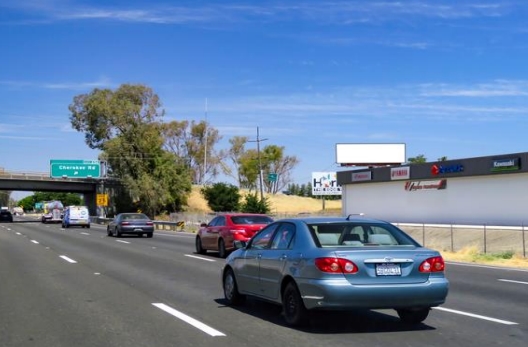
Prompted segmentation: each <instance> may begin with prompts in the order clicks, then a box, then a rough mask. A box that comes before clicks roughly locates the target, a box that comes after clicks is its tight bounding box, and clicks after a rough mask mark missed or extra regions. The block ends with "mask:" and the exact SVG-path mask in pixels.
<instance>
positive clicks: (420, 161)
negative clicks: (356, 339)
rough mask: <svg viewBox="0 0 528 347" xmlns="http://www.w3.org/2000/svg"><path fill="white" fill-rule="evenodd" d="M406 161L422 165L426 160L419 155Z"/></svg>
mask: <svg viewBox="0 0 528 347" xmlns="http://www.w3.org/2000/svg"><path fill="white" fill-rule="evenodd" d="M407 161H408V162H409V163H411V164H423V163H426V162H427V158H426V157H425V156H424V155H423V154H419V155H417V156H416V157H411V158H407Z"/></svg>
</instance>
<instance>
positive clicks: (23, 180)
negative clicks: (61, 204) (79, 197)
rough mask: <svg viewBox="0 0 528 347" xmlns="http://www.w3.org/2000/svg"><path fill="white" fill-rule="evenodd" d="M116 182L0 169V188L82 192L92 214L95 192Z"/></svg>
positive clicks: (94, 212) (95, 208) (95, 210)
mask: <svg viewBox="0 0 528 347" xmlns="http://www.w3.org/2000/svg"><path fill="white" fill-rule="evenodd" d="M116 183H117V182H116V180H115V179H109V178H97V179H94V178H68V177H65V178H51V177H50V174H49V173H43V172H17V171H6V170H4V169H0V190H9V191H30V192H35V191H38V192H64V193H79V194H83V196H84V201H85V203H86V205H87V206H88V208H89V210H90V215H92V216H95V215H96V214H97V201H96V198H97V194H98V193H105V189H106V188H108V187H109V186H115V185H116ZM105 187H106V188H105Z"/></svg>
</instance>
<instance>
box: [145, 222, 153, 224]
mask: <svg viewBox="0 0 528 347" xmlns="http://www.w3.org/2000/svg"><path fill="white" fill-rule="evenodd" d="M146 224H147V225H154V223H152V222H147V223H146Z"/></svg>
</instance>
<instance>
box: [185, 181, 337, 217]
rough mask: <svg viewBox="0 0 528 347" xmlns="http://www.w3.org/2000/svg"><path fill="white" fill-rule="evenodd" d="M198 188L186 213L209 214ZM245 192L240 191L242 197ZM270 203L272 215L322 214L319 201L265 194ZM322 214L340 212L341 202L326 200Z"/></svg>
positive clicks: (192, 194)
mask: <svg viewBox="0 0 528 347" xmlns="http://www.w3.org/2000/svg"><path fill="white" fill-rule="evenodd" d="M200 189H201V187H200V186H194V187H193V190H192V193H191V195H190V197H189V201H188V211H190V212H196V211H199V212H210V211H211V209H210V208H209V207H208V206H207V202H206V201H205V199H204V198H203V196H202V194H200ZM246 193H247V192H245V191H241V195H242V196H244V194H246ZM265 197H266V198H267V199H268V201H269V202H270V207H271V213H273V214H298V213H311V214H314V213H319V212H323V201H322V200H321V199H313V198H305V197H301V196H292V195H284V194H277V195H272V194H265ZM324 204H325V208H324V212H326V213H328V212H336V213H340V212H341V200H330V201H328V200H326V201H325V202H324Z"/></svg>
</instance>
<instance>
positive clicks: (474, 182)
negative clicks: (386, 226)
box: [337, 152, 528, 226]
mask: <svg viewBox="0 0 528 347" xmlns="http://www.w3.org/2000/svg"><path fill="white" fill-rule="evenodd" d="M337 183H338V184H339V185H340V186H341V187H342V206H343V214H344V215H348V214H357V213H365V214H366V215H367V216H369V217H373V218H380V219H384V220H387V221H390V222H396V223H398V222H401V223H439V224H480V225H482V224H489V225H516V226H519V225H528V152H523V153H513V154H502V155H493V156H486V157H476V158H466V159H456V160H446V161H437V162H430V163H423V164H407V165H399V166H384V167H371V168H364V169H355V170H346V171H340V172H337Z"/></svg>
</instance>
